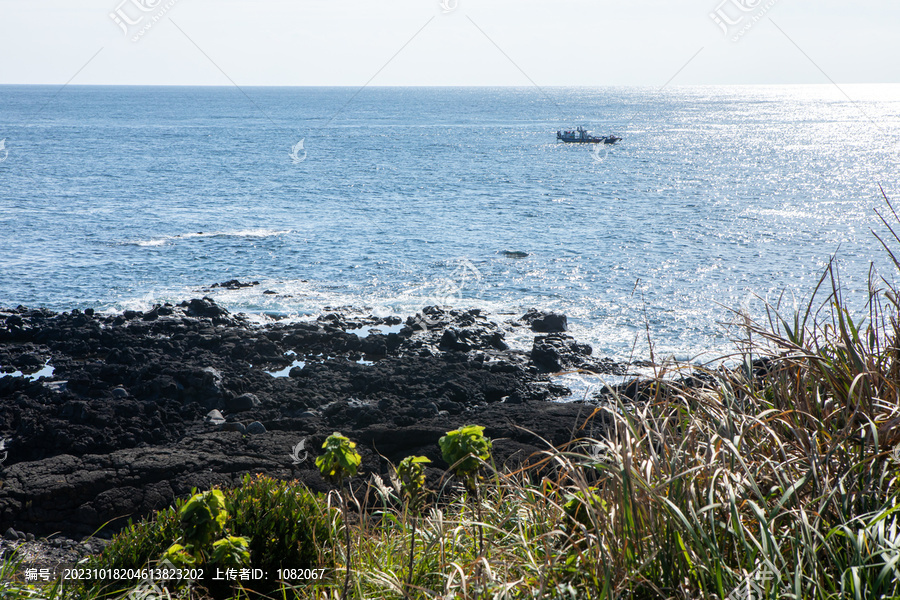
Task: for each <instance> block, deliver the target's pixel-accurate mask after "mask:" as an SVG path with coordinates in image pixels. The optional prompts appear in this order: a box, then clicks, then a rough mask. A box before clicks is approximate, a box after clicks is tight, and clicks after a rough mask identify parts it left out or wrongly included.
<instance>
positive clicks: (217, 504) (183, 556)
mask: <svg viewBox="0 0 900 600" xmlns="http://www.w3.org/2000/svg"><path fill="white" fill-rule="evenodd" d="M228 519H229V513H228V508H227V504H226V500H225V494H224V493H222V491H221V490H217V489H213V490H209V491H207V492H203V493H200V494H194V495H193V496H191V498H190V500H188V501H187V502H186V503H185V504H184V505H183V506H181V508H180V509H179V510H178V520H179V523H180V525H181V536H179V538H178V540H176V541H175V543H173V544H172V545H171V546H169V547H168V549H166V551H165V552H164V553H163V555H162V557H161V558H160V561H169V562H171V563H172V564H173V565H175V566H177V567H193V566H199V565H204V564H215V565H220V566H222V567H241V566H244V565H247V564H248V563H249V562H250V551H249V540H247V538H244V537H239V536H232V535H228V532H227V531H226V529H225V524H226V523H227V522H228ZM220 536H222V537H221V539H218V540H217V541H215V542H213V541H212V540H214V539H216V538H219V537H220Z"/></svg>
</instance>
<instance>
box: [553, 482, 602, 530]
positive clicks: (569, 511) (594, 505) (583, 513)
mask: <svg viewBox="0 0 900 600" xmlns="http://www.w3.org/2000/svg"><path fill="white" fill-rule="evenodd" d="M596 491H597V488H595V487H590V488H588V489H587V493H585V492H583V491H581V490H578V491H577V492H575V493H574V494H566V499H567V500H568V501H567V502H566V503H565V504H563V512H564V513H565V515H566V517H568V519H569V523H570V524H571V525H575V524H576V523H577V524H579V525H582V526H584V527H585V529H587V530H592V529H595V524H594V521H593V520H592V519H591V515H592V514H593V515H597V514H598V513H604V512H607V506H608V505H607V502H606V500H604V499H603V498H601V497H600V496H598V495H597V494H596V493H595V492H596Z"/></svg>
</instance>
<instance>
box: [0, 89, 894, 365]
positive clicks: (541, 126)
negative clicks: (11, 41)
mask: <svg viewBox="0 0 900 600" xmlns="http://www.w3.org/2000/svg"><path fill="white" fill-rule="evenodd" d="M851 99H852V100H851ZM577 126H585V127H587V128H588V129H591V130H593V131H594V132H595V133H596V134H599V135H607V134H611V133H615V134H616V135H619V136H621V137H622V138H623V140H622V141H621V142H619V143H618V144H616V145H614V146H598V147H593V146H592V147H586V146H581V145H566V144H561V143H557V142H556V132H557V130H561V129H574V128H575V127H577ZM0 140H5V142H4V143H3V149H0V161H2V162H0V307H2V306H6V307H15V306H17V305H20V304H21V305H26V306H29V307H39V306H44V307H47V308H50V309H53V310H60V311H62V310H71V309H74V308H79V309H84V308H88V307H90V308H94V309H95V310H101V311H113V310H123V309H146V308H149V307H151V306H152V305H153V304H155V303H161V302H167V301H168V302H179V301H182V300H185V299H189V298H193V297H198V296H202V295H208V296H211V297H213V298H214V299H215V300H216V301H217V302H219V303H220V304H222V305H224V306H225V307H226V308H228V309H229V310H231V311H235V312H246V313H248V314H250V315H251V316H252V317H253V318H254V319H256V320H258V321H260V322H265V321H267V320H268V319H269V318H270V317H269V316H267V315H276V316H280V317H288V318H308V317H310V316H313V315H317V314H320V313H322V312H325V311H329V310H333V309H335V308H340V307H352V308H353V310H359V311H362V312H365V313H371V314H376V315H379V316H386V315H389V314H398V315H401V316H407V315H410V314H414V313H415V312H416V311H418V310H421V308H422V307H423V306H426V305H429V304H442V305H450V306H454V307H457V308H472V307H478V308H481V309H483V310H484V311H486V312H487V313H489V314H491V315H493V316H495V317H496V318H497V319H500V320H504V319H512V318H515V317H517V316H519V315H521V314H522V313H524V312H525V310H527V309H528V308H531V307H536V308H540V309H545V310H555V311H561V312H564V313H566V314H567V315H568V317H569V324H570V328H571V329H572V333H573V335H575V336H576V337H578V338H579V339H581V340H582V341H585V342H588V343H590V344H592V345H593V346H594V349H595V354H597V355H601V356H609V357H612V358H615V359H619V360H624V359H628V358H629V357H634V358H648V357H649V346H648V342H647V339H648V332H649V338H650V339H651V340H652V343H653V349H654V352H655V354H656V355H657V356H668V355H672V356H674V357H675V358H677V359H680V360H693V361H703V360H710V359H712V358H715V357H717V356H722V355H724V354H726V353H728V352H730V351H731V349H732V348H733V346H732V341H731V340H732V338H733V337H734V336H735V335H736V334H737V332H736V331H735V330H734V329H733V328H730V327H728V326H727V323H729V322H730V321H733V320H734V315H735V313H734V311H736V310H743V311H746V312H747V313H748V314H750V315H751V316H753V317H755V318H762V317H763V316H764V315H765V304H766V302H769V303H776V302H778V301H779V298H781V303H782V309H783V310H784V311H785V312H787V313H788V314H789V313H790V312H791V311H793V310H794V308H795V307H798V306H800V305H801V304H802V302H803V301H805V300H806V299H808V297H809V294H810V292H811V291H812V289H813V287H814V286H815V284H816V282H817V281H818V278H819V276H820V274H821V273H822V270H823V268H824V267H825V265H826V264H827V262H828V261H829V259H830V258H831V257H832V256H835V257H836V265H837V267H838V269H839V273H840V276H841V282H842V284H843V286H844V293H845V296H846V298H847V299H848V300H850V301H851V304H853V305H854V306H856V307H857V309H858V310H860V311H862V309H863V308H864V306H863V303H864V301H865V297H866V291H867V286H868V277H869V267H870V264H872V263H874V266H875V268H876V269H877V272H878V273H879V274H880V275H883V276H885V277H888V278H890V277H892V276H893V274H894V273H895V271H894V270H893V268H892V266H891V262H890V259H889V257H888V256H887V254H886V252H885V251H884V250H883V249H882V248H881V245H880V243H879V242H878V240H877V239H876V238H875V236H874V235H873V233H872V230H875V231H877V232H882V233H883V232H884V231H886V229H885V227H884V226H883V225H882V224H881V222H880V220H879V218H878V215H877V214H876V212H875V211H876V210H880V211H882V212H884V210H886V209H887V206H886V204H885V202H884V199H883V198H882V195H881V191H880V190H879V185H880V186H883V187H884V190H885V192H886V193H887V195H888V197H890V198H893V199H897V198H900V181H898V171H900V170H898V166H900V145H898V140H900V86H898V85H870V86H862V85H859V86H844V87H843V88H842V89H838V88H836V87H835V86H824V85H823V86H730V87H718V86H712V87H677V86H672V87H668V88H665V89H662V90H659V89H655V88H600V89H594V88H588V89H582V88H547V89H537V88H378V87H371V88H365V89H362V90H358V89H352V88H247V89H238V88H235V87H222V88H209V87H205V88H201V87H78V86H69V87H65V88H62V89H60V88H57V87H44V86H0ZM301 141H302V144H301V143H300V142H301ZM232 279H238V280H240V281H242V282H251V281H258V282H259V285H255V286H251V287H245V288H241V289H236V290H230V289H223V288H212V289H210V287H209V286H211V285H212V284H214V283H218V282H224V281H228V280H232ZM204 290H208V291H204ZM266 292H268V293H266ZM273 292H274V293H273ZM822 299H823V300H824V297H823V298H822ZM860 314H862V312H861V313H860Z"/></svg>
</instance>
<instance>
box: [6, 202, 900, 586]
mask: <svg viewBox="0 0 900 600" xmlns="http://www.w3.org/2000/svg"><path fill="white" fill-rule="evenodd" d="M888 206H889V207H890V204H889V203H888ZM891 212H892V213H893V208H891ZM896 222H900V221H898V220H897V219H896V215H892V219H891V220H890V221H888V220H885V224H886V225H888V230H889V232H890V236H891V237H890V238H889V239H887V240H885V241H884V242H885V248H886V249H887V251H888V252H889V254H890V256H891V258H892V260H894V264H895V265H897V268H898V271H900V261H897V260H896V259H895V256H894V254H893V253H892V252H891V247H900V237H898V236H897V235H896V234H895V233H894V232H895V228H896V226H894V227H892V226H891V223H896ZM898 297H900V293H898V291H897V289H896V288H895V287H894V286H893V285H892V284H891V283H890V282H889V281H887V280H884V279H878V278H877V277H876V276H875V274H874V273H870V280H869V297H868V303H867V305H866V306H865V310H864V311H863V312H864V314H865V317H864V318H855V317H853V316H852V314H853V313H851V312H850V310H849V307H848V306H847V305H846V303H845V301H844V299H843V298H842V296H841V286H840V283H839V278H838V274H837V271H836V268H835V267H834V266H833V264H832V265H829V266H828V268H827V269H826V270H825V272H824V273H823V276H822V279H821V280H820V282H819V285H818V286H817V287H816V289H815V290H814V292H813V293H812V296H811V298H810V300H809V302H808V304H807V305H806V307H805V308H804V309H803V310H801V311H799V312H797V313H796V314H791V315H783V314H782V313H781V310H780V307H779V306H778V305H775V306H770V307H769V310H768V313H767V318H766V319H765V321H764V322H762V323H758V322H754V321H752V320H750V319H749V318H748V317H746V316H745V315H738V316H739V317H740V319H741V323H742V326H741V331H742V334H743V335H742V339H740V340H738V343H737V344H736V346H737V348H738V352H737V353H736V355H735V356H734V357H731V358H732V364H736V366H735V367H732V368H728V369H726V368H722V367H717V368H710V369H709V370H708V371H707V372H706V373H705V374H704V376H703V377H700V378H697V377H694V378H692V379H690V380H684V381H679V380H673V379H672V378H671V377H667V378H663V377H660V378H658V379H655V380H653V381H650V382H648V385H646V386H644V387H643V388H642V389H643V393H642V395H641V396H640V397H639V398H638V400H635V401H631V400H626V399H624V398H622V397H619V396H618V395H617V394H616V393H615V391H614V390H611V389H610V390H608V396H607V399H608V402H607V403H605V404H602V405H600V406H599V407H598V408H597V409H596V410H595V412H594V414H593V415H591V416H590V417H589V418H588V419H585V422H584V423H581V424H580V425H587V424H588V423H589V421H590V420H591V419H593V420H595V421H597V422H600V421H601V420H602V422H603V423H606V424H607V425H606V431H607V434H606V435H605V436H604V437H603V438H602V439H590V438H587V437H584V438H576V439H573V440H572V441H571V442H570V443H569V444H567V445H566V446H564V447H559V448H552V447H549V446H548V448H547V450H546V451H545V452H543V453H541V454H540V455H538V456H535V457H532V460H531V463H530V464H529V465H526V466H525V467H523V468H521V469H519V470H517V471H512V472H511V471H504V472H496V471H493V470H491V469H490V468H489V467H488V465H487V464H483V468H484V470H485V471H487V472H488V473H489V476H488V477H487V479H486V480H485V481H483V482H482V484H480V485H479V486H478V489H479V493H478V495H477V496H475V497H472V495H468V494H467V492H466V490H465V489H464V488H462V487H461V486H460V488H459V489H456V490H450V491H445V492H444V493H442V494H440V495H439V497H438V498H436V499H435V498H432V499H431V502H430V503H429V504H428V505H427V506H425V507H424V509H423V512H422V517H421V518H416V515H415V514H408V513H407V510H406V509H405V506H407V504H405V503H404V502H403V501H402V499H401V498H400V494H399V490H398V489H397V488H395V487H394V486H393V485H385V484H384V483H383V482H382V481H381V480H380V479H377V478H374V477H373V478H372V480H370V483H369V484H368V485H367V486H366V488H365V489H363V490H359V489H358V490H356V491H357V495H356V498H360V500H355V505H354V506H353V507H352V512H354V513H355V519H354V522H352V523H350V524H349V528H345V527H344V523H343V522H342V519H341V518H340V517H339V515H338V513H337V511H336V510H335V509H334V506H337V504H338V502H339V500H338V498H337V496H335V495H332V496H329V497H315V496H312V495H310V494H308V493H307V492H306V491H305V490H303V489H302V488H301V487H300V486H299V485H298V484H296V483H276V482H271V481H270V480H268V481H267V480H253V481H250V480H248V481H247V482H245V485H244V487H243V488H240V489H239V490H237V491H232V492H230V493H231V494H232V497H234V498H241V500H240V502H235V503H233V504H232V506H233V507H234V509H233V510H234V511H235V512H234V517H233V518H234V519H235V521H236V522H237V521H239V520H242V522H244V523H249V524H253V526H252V528H250V529H244V530H240V531H239V530H238V529H239V528H238V527H237V526H236V525H235V526H233V527H232V530H233V531H234V533H235V534H236V535H246V536H247V537H249V538H250V539H251V548H252V553H251V554H252V556H253V560H254V562H256V561H257V560H258V559H259V560H262V559H263V557H268V558H267V559H265V560H268V561H270V562H271V561H273V560H275V559H277V557H284V560H283V561H282V563H283V564H284V566H295V565H299V564H300V562H303V564H307V565H315V566H321V567H322V568H326V569H327V570H328V571H329V573H330V574H331V579H330V580H329V581H326V582H312V583H309V584H307V583H300V582H288V583H283V584H280V585H278V586H275V587H272V588H270V589H267V590H265V592H266V593H267V594H268V595H269V596H270V597H272V598H278V599H281V600H286V599H288V598H317V599H323V600H324V599H335V598H338V597H339V596H340V595H341V594H340V592H341V590H340V587H341V586H340V585H338V583H339V581H338V580H339V579H341V578H340V576H339V574H340V573H341V572H342V570H343V569H344V568H345V567H346V566H347V559H346V557H345V555H344V554H345V550H344V549H343V548H344V544H343V539H342V538H343V536H344V535H345V534H346V533H347V532H348V531H349V534H350V536H351V537H352V545H353V547H354V548H355V551H354V554H353V558H352V561H351V562H350V564H349V566H350V569H351V570H352V573H353V575H352V578H351V581H352V587H351V588H350V590H349V594H348V596H347V597H349V598H396V599H401V598H407V597H408V598H441V599H469V598H471V599H475V598H497V599H501V598H509V599H513V598H519V599H531V598H546V599H559V600H563V599H566V600H576V599H582V598H590V599H601V598H603V599H614V598H615V599H618V598H634V599H643V598H685V599H687V598H691V599H696V598H707V599H714V598H718V599H724V598H738V597H742V598H749V597H753V598H757V599H762V598H765V599H769V598H796V599H804V600H807V599H814V600H826V599H829V600H830V599H836V598H854V599H860V600H861V599H863V598H900V523H898V511H900V504H898V490H900V345H898V343H900V304H898ZM698 382H702V383H698ZM586 430H587V428H585V429H582V431H586ZM260 482H261V483H260ZM279 494H280V495H279ZM363 496H365V497H366V498H365V499H362V497H363ZM290 498H294V499H298V498H300V499H302V500H296V502H294V503H292V502H293V501H287V500H286V499H290ZM351 501H354V499H353V498H351ZM364 506H375V507H376V508H374V509H371V508H370V509H364V508H363V507H364ZM254 511H255V512H254ZM174 514H175V513H174V511H163V512H162V513H159V514H158V515H157V516H156V517H155V519H152V520H149V521H146V522H142V523H138V524H136V525H134V526H133V527H132V528H130V529H128V530H126V531H125V532H123V533H122V534H121V535H120V536H119V538H117V540H116V541H115V542H114V543H113V544H112V545H111V546H110V547H109V548H107V550H106V551H105V552H104V554H103V556H102V557H100V558H99V559H98V563H97V564H103V565H117V566H119V565H125V564H128V565H143V564H146V561H148V560H152V559H153V558H154V556H158V554H161V552H162V550H164V548H165V546H166V545H167V544H168V543H171V541H172V539H171V536H172V535H173V532H174V523H173V522H172V519H173V518H174V517H173V515H174ZM241 515H243V516H241ZM249 515H252V516H249ZM479 515H480V516H479ZM300 522H302V523H304V524H305V525H303V527H299V526H297V525H296V523H300ZM285 523H286V524H285ZM304 527H305V528H309V527H312V528H314V529H315V531H316V532H317V533H316V534H315V535H313V536H312V537H311V538H307V541H306V542H302V541H301V536H300V532H301V530H303V529H304ZM479 535H483V538H484V539H483V547H482V546H481V545H480V544H479V540H478V537H479ZM292 536H293V537H292ZM309 539H311V540H312V542H309ZM302 544H306V545H305V546H303V547H304V548H306V554H304V555H303V556H304V557H305V558H303V559H302V561H301V560H300V559H299V558H297V556H299V554H298V553H297V552H295V551H297V549H298V548H300V547H301V545H302ZM310 544H312V545H310ZM411 547H412V548H413V549H414V556H415V561H414V564H413V569H412V573H409V565H408V563H407V560H408V557H409V555H410V548H411ZM292 553H293V554H292ZM300 554H302V553H300ZM287 557H290V558H289V559H288V558H287ZM14 560H15V559H14V558H7V561H6V563H5V564H4V565H3V569H5V570H6V576H4V577H3V579H4V580H5V581H6V583H3V584H0V598H15V599H24V598H32V597H35V595H36V594H37V592H36V590H34V589H28V588H26V587H25V586H24V585H22V584H20V583H16V582H13V581H11V580H9V578H8V576H9V572H11V569H13V568H14V567H13V561H14ZM329 561H331V562H329ZM407 580H409V585H407ZM336 582H338V583H336ZM247 587H250V586H247ZM736 590H737V591H736ZM740 590H744V592H745V594H742V595H738V592H739V591H740ZM109 592H110V590H108V589H106V590H104V589H102V588H87V587H83V588H73V587H67V586H62V585H59V584H58V583H57V584H55V586H53V587H46V588H44V589H42V590H41V592H40V593H41V596H42V597H44V598H48V600H53V599H56V598H59V599H62V598H69V597H72V598H87V599H91V598H98V597H100V596H101V595H103V594H108V593H109ZM751 592H752V595H751ZM118 593H119V595H121V590H119V592H118ZM249 593H250V592H249V591H248V590H244V589H240V588H238V589H236V590H233V591H229V592H228V593H227V594H226V595H234V596H242V595H247V594H249ZM171 594H172V595H173V597H178V596H183V597H188V596H193V597H198V596H200V595H202V594H203V590H200V589H199V588H194V589H188V588H181V589H173V590H171Z"/></svg>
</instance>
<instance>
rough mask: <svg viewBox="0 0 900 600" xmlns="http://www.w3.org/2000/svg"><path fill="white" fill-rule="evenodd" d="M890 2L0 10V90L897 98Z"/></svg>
mask: <svg viewBox="0 0 900 600" xmlns="http://www.w3.org/2000/svg"><path fill="white" fill-rule="evenodd" d="M898 28H900V2H898V1H897V0H853V1H850V0H843V1H838V0H540V1H538V0H385V1H381V2H378V1H373V0H366V1H362V0H0V44H2V54H3V58H4V60H3V61H2V63H0V65H2V66H0V84H48V85H64V84H67V83H69V84H73V85H97V84H108V85H238V86H260V85H278V86H357V87H359V86H363V85H377V86H416V85H418V86H432V85H446V86H539V87H545V86H589V87H596V86H616V85H642V86H663V85H667V84H676V85H677V84H712V85H714V84H829V83H838V84H851V83H898V82H900V60H898V58H900V36H898V35H897V30H898Z"/></svg>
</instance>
